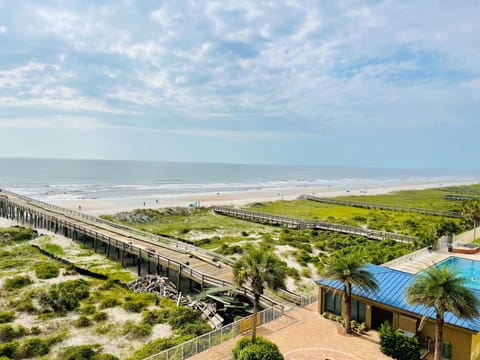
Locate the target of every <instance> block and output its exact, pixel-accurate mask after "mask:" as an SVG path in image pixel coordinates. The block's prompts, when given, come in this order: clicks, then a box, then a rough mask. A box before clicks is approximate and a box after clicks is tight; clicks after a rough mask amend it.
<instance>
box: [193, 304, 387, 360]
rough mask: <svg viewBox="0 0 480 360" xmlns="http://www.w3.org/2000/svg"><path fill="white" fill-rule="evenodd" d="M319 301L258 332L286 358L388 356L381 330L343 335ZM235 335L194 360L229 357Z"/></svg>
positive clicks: (382, 358) (365, 359)
mask: <svg viewBox="0 0 480 360" xmlns="http://www.w3.org/2000/svg"><path fill="white" fill-rule="evenodd" d="M317 306H318V304H317V303H314V304H312V305H310V306H308V307H306V308H302V309H295V310H291V311H288V312H286V313H285V315H284V316H282V317H281V318H280V319H278V320H275V321H272V322H270V323H268V324H265V325H263V326H261V327H260V328H259V329H258V334H259V335H261V336H264V337H266V338H268V339H270V340H271V341H273V342H274V343H275V344H277V345H278V347H279V348H280V351H281V352H282V354H283V355H284V356H285V359H286V360H314V359H315V360H327V359H328V360H371V359H376V360H388V359H390V360H391V358H390V357H388V356H386V355H384V354H382V352H381V351H380V345H379V343H378V342H379V339H378V333H377V332H376V331H369V332H368V334H366V335H363V336H357V335H340V334H339V333H338V331H337V329H338V326H340V324H338V323H335V322H332V321H330V320H327V319H324V318H323V317H322V316H321V315H320V314H318V312H317ZM238 339H239V338H235V339H233V340H230V341H228V342H226V343H223V344H221V345H218V346H215V347H213V348H211V349H210V350H208V351H205V352H203V353H200V354H198V355H196V356H194V357H192V358H191V359H192V360H221V359H222V360H227V359H230V358H231V357H230V349H231V348H232V347H233V345H234V344H235V342H236V341H237V340H238Z"/></svg>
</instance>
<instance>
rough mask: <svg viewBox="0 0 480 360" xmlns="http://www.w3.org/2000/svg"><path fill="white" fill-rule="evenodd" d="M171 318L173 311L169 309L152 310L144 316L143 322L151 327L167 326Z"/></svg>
mask: <svg viewBox="0 0 480 360" xmlns="http://www.w3.org/2000/svg"><path fill="white" fill-rule="evenodd" d="M170 316H171V311H170V310H167V309H160V310H151V311H147V312H145V313H144V314H143V319H142V322H143V323H145V324H149V325H151V326H153V325H156V324H165V323H167V322H168V319H169V317H170Z"/></svg>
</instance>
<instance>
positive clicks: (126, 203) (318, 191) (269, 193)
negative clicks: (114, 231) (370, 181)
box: [49, 179, 480, 215]
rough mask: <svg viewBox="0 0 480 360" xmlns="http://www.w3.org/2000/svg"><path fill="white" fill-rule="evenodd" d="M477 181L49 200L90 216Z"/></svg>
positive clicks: (464, 183) (371, 193)
mask: <svg viewBox="0 0 480 360" xmlns="http://www.w3.org/2000/svg"><path fill="white" fill-rule="evenodd" d="M479 181H480V179H479V180H478V181H469V182H445V183H438V182H423V183H421V182H416V183H412V182H410V183H399V184H395V185H391V186H390V185H389V186H381V187H371V188H368V187H367V188H365V187H362V188H354V187H352V188H350V189H340V188H334V187H296V188H281V189H279V188H277V189H261V190H249V191H231V192H223V193H206V194H205V193H204V194H198V195H195V197H192V195H188V196H187V195H182V194H179V195H168V196H161V195H159V196H157V197H156V196H151V197H144V198H128V197H126V198H124V199H77V200H50V201H49V202H51V203H53V204H55V205H59V206H63V207H66V208H68V209H72V210H77V211H78V210H79V209H81V212H84V213H87V214H90V215H101V214H113V213H116V212H120V211H131V210H133V209H140V208H148V209H157V208H164V207H176V206H180V207H183V206H188V205H189V204H191V203H192V202H194V201H197V202H198V203H199V204H200V206H213V205H244V204H249V203H254V202H266V201H276V200H282V199H283V200H293V199H295V198H296V197H298V196H299V195H301V194H310V195H315V196H324V197H335V196H341V195H379V194H387V193H390V192H394V191H399V190H423V189H429V188H437V187H442V186H454V185H469V184H475V183H478V182H479Z"/></svg>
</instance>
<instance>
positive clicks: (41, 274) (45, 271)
mask: <svg viewBox="0 0 480 360" xmlns="http://www.w3.org/2000/svg"><path fill="white" fill-rule="evenodd" d="M33 270H34V271H35V276H36V277H37V278H39V279H51V278H56V277H57V276H58V274H59V272H60V267H59V266H58V265H57V264H55V263H53V262H40V263H37V264H35V265H34V266H33Z"/></svg>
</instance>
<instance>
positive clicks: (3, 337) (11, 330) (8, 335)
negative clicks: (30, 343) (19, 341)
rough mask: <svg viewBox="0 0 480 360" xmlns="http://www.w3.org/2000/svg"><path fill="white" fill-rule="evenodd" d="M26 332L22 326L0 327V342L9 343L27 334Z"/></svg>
mask: <svg viewBox="0 0 480 360" xmlns="http://www.w3.org/2000/svg"><path fill="white" fill-rule="evenodd" d="M27 333H28V331H27V329H26V328H25V327H23V326H22V325H17V327H13V326H12V325H7V324H5V325H0V341H10V340H12V339H16V338H19V337H22V336H24V335H25V334H27Z"/></svg>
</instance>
